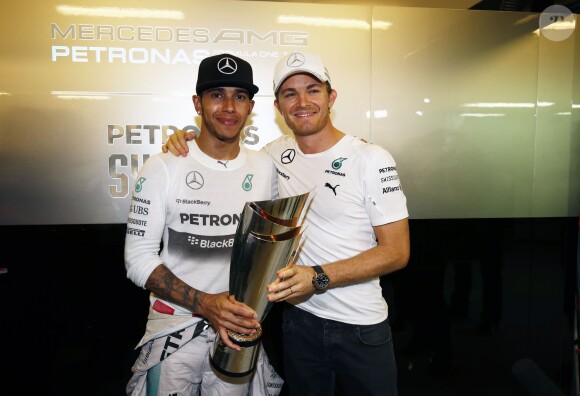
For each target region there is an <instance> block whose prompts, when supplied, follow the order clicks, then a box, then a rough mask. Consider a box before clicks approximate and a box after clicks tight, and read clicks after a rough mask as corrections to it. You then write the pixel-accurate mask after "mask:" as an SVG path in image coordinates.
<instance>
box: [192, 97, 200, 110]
mask: <svg viewBox="0 0 580 396" xmlns="http://www.w3.org/2000/svg"><path fill="white" fill-rule="evenodd" d="M191 100H192V101H193V106H194V107H195V111H196V112H197V114H201V98H200V97H199V96H197V95H193V96H192V97H191Z"/></svg>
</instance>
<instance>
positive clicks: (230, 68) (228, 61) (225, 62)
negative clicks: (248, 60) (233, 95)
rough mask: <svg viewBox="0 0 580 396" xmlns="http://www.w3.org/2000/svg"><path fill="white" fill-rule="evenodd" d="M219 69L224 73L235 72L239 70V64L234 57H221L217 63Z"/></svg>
mask: <svg viewBox="0 0 580 396" xmlns="http://www.w3.org/2000/svg"><path fill="white" fill-rule="evenodd" d="M217 67H218V70H219V71H220V72H222V73H223V74H234V73H235V72H236V70H238V64H237V63H236V61H235V60H233V59H232V58H228V57H225V58H221V59H220V61H219V62H218V64H217Z"/></svg>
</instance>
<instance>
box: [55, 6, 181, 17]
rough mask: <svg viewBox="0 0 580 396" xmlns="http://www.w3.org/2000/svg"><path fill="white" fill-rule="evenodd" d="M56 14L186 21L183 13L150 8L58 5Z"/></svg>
mask: <svg viewBox="0 0 580 396" xmlns="http://www.w3.org/2000/svg"><path fill="white" fill-rule="evenodd" d="M56 12H58V13H59V14H62V15H72V16H91V17H106V18H145V19H178V20H181V19H185V17H184V15H183V12H181V11H176V10H155V9H148V8H120V7H81V6H71V5H57V6H56Z"/></svg>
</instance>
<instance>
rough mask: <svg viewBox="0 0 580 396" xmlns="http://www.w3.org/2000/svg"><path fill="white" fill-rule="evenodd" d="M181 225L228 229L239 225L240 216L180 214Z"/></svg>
mask: <svg viewBox="0 0 580 396" xmlns="http://www.w3.org/2000/svg"><path fill="white" fill-rule="evenodd" d="M179 218H180V219H181V224H193V225H200V226H207V227H226V226H230V225H238V223H239V222H240V215H239V214H233V215H232V214H223V215H217V214H204V213H180V214H179Z"/></svg>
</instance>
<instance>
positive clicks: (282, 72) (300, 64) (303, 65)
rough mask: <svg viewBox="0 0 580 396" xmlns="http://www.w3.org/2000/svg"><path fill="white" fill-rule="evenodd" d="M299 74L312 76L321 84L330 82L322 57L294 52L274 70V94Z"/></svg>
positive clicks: (283, 59) (281, 60)
mask: <svg viewBox="0 0 580 396" xmlns="http://www.w3.org/2000/svg"><path fill="white" fill-rule="evenodd" d="M298 73H308V74H312V75H313V76H314V77H316V78H317V79H318V80H319V81H320V82H326V81H328V82H330V75H329V74H328V70H326V67H324V64H323V63H322V58H321V57H320V56H318V55H316V54H310V53H307V52H292V53H291V54H289V55H287V56H286V57H284V58H282V59H280V60H279V61H278V63H277V64H276V68H275V69H274V93H276V92H278V89H280V85H282V83H283V82H284V80H286V79H287V78H288V77H290V76H292V75H294V74H298Z"/></svg>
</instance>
